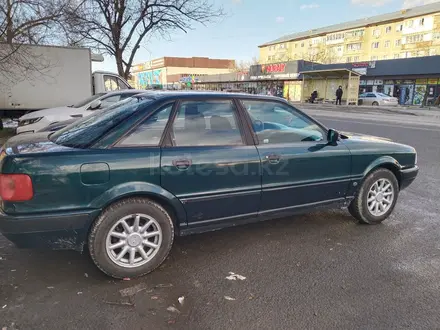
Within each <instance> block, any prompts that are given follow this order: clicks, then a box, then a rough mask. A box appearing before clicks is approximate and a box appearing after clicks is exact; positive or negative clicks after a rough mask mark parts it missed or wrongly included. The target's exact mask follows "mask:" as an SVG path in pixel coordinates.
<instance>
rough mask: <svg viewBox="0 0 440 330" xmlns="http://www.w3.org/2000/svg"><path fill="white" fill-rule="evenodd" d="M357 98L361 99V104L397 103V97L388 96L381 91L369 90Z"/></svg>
mask: <svg viewBox="0 0 440 330" xmlns="http://www.w3.org/2000/svg"><path fill="white" fill-rule="evenodd" d="M359 100H362V102H360V104H362V105H375V106H378V105H398V104H399V100H398V99H397V97H393V96H389V95H386V94H383V93H378V92H371V93H364V94H361V95H359Z"/></svg>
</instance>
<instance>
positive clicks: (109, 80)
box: [104, 75, 119, 91]
mask: <svg viewBox="0 0 440 330" xmlns="http://www.w3.org/2000/svg"><path fill="white" fill-rule="evenodd" d="M104 88H105V90H106V91H116V90H118V89H119V86H118V81H117V79H116V77H113V76H109V75H105V76H104Z"/></svg>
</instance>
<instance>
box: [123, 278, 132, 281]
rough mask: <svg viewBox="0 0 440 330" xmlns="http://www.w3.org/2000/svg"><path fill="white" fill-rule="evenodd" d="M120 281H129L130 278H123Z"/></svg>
mask: <svg viewBox="0 0 440 330" xmlns="http://www.w3.org/2000/svg"><path fill="white" fill-rule="evenodd" d="M122 280H123V281H130V280H131V278H130V277H124V278H123V279H122Z"/></svg>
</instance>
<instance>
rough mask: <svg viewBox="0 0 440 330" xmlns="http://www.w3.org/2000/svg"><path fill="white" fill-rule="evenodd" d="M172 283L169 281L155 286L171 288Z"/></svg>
mask: <svg viewBox="0 0 440 330" xmlns="http://www.w3.org/2000/svg"><path fill="white" fill-rule="evenodd" d="M172 286H173V285H172V284H171V283H168V284H158V285H156V286H155V288H171V287H172Z"/></svg>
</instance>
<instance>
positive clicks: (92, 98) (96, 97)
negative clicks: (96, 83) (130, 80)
mask: <svg viewBox="0 0 440 330" xmlns="http://www.w3.org/2000/svg"><path fill="white" fill-rule="evenodd" d="M103 95H105V93H98V94H95V95H92V96H90V97H88V98H86V99H85V100H82V101H80V102H78V103H75V104H74V105H72V106H71V107H72V108H82V107H83V106H85V105H87V104H89V103H90V102H92V101H94V100H96V99H98V98H100V97H101V96H103Z"/></svg>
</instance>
